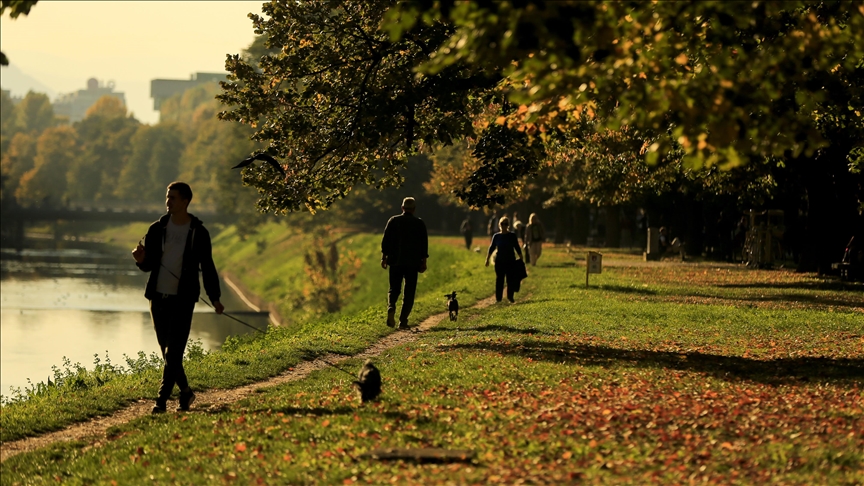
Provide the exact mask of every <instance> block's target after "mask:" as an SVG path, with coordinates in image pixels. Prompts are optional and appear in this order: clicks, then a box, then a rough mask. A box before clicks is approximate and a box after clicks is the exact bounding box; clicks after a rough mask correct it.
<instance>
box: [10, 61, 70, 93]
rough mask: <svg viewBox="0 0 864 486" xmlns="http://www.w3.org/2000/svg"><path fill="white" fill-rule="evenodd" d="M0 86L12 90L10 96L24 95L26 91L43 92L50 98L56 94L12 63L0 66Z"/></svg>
mask: <svg viewBox="0 0 864 486" xmlns="http://www.w3.org/2000/svg"><path fill="white" fill-rule="evenodd" d="M0 86H2V87H3V89H8V90H9V91H11V92H12V96H24V95H26V94H27V92H28V91H35V92H37V93H45V94H47V95H48V97H49V98H51V99H52V100H53V99H54V97H55V96H56V95H57V92H56V91H54V90H53V89H51V88H49V87H48V86H45V84H43V83H41V82H40V81H39V80H38V79H36V78H34V77H33V76H30V75H28V74H27V73H25V72H24V71H21V69H19V68H18V67H17V66H15V65H14V64H10V65H9V66H3V67H2V68H0Z"/></svg>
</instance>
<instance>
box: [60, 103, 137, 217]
mask: <svg viewBox="0 0 864 486" xmlns="http://www.w3.org/2000/svg"><path fill="white" fill-rule="evenodd" d="M138 126H139V123H138V121H137V120H135V119H134V118H132V117H131V116H126V108H125V107H124V106H123V104H122V103H121V102H120V100H118V99H116V98H114V97H113V96H103V97H102V98H100V99H99V100H98V101H97V102H96V104H94V105H93V106H92V107H90V109H89V110H87V116H86V117H85V118H84V119H83V120H81V121H79V122H77V123H75V130H76V132H77V133H78V141H79V147H80V150H79V153H78V156H77V157H76V158H75V161H74V163H73V164H71V166H70V167H68V168H67V172H66V173H68V177H69V191H68V196H69V197H70V198H72V199H76V200H80V201H104V200H113V199H115V198H116V188H117V186H118V183H119V179H120V174H121V172H122V171H123V169H124V168H125V167H126V166H127V165H128V159H129V156H130V154H131V147H132V144H131V139H132V136H133V135H134V134H135V133H136V131H137V130H138Z"/></svg>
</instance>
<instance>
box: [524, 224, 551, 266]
mask: <svg viewBox="0 0 864 486" xmlns="http://www.w3.org/2000/svg"><path fill="white" fill-rule="evenodd" d="M544 241H546V229H545V228H544V227H543V223H541V222H540V218H539V217H537V213H531V216H529V217H528V226H526V227H525V245H526V246H527V247H528V261H529V262H531V266H536V265H537V260H538V259H539V258H540V255H541V254H542V253H543V242H544Z"/></svg>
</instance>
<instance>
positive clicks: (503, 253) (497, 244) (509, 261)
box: [486, 216, 525, 303]
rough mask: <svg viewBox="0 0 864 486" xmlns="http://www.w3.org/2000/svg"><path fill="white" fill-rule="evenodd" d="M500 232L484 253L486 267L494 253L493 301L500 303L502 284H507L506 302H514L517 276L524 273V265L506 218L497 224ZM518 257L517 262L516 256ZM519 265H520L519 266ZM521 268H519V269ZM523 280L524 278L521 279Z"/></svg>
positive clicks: (517, 241) (517, 285) (517, 283)
mask: <svg viewBox="0 0 864 486" xmlns="http://www.w3.org/2000/svg"><path fill="white" fill-rule="evenodd" d="M498 228H499V229H500V231H499V232H498V233H495V234H494V235H493V236H492V243H491V244H490V245H489V251H488V252H487V253H486V266H487V267H488V266H489V262H490V260H491V259H492V253H495V299H496V300H497V301H498V302H501V299H502V298H503V297H504V282H505V280H506V282H507V300H508V301H510V303H513V302H515V294H516V292H518V291H519V284H520V280H521V279H520V278H519V276H520V275H519V274H520V273H523V272H524V268H525V265H524V263H523V262H522V261H521V259H522V248H520V247H519V240H518V239H517V238H516V234H515V233H511V232H510V220H509V219H507V217H506V216H504V217H503V218H501V220H500V221H499V222H498ZM517 255H518V256H519V260H517V259H516V256H517ZM520 264H521V265H520ZM520 267H521V268H520ZM523 278H524V277H523Z"/></svg>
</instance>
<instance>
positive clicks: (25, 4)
mask: <svg viewBox="0 0 864 486" xmlns="http://www.w3.org/2000/svg"><path fill="white" fill-rule="evenodd" d="M37 1H38V0H3V1H2V2H0V15H3V13H4V12H6V9H7V8H8V9H9V17H10V18H13V19H17V18H18V16H19V15H27V14H29V13H30V9H31V8H33V5H36V2H37ZM8 65H9V59H8V58H7V57H6V54H3V53H2V52H0V66H8Z"/></svg>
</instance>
